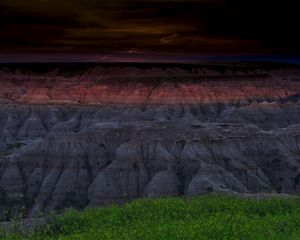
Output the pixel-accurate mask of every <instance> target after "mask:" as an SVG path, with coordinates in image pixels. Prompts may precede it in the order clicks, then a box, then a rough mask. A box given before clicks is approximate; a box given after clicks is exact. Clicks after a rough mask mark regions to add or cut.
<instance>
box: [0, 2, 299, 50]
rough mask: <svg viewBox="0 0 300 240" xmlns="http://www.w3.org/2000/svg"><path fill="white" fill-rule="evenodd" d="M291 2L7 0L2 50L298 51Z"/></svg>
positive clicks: (0, 21) (1, 8) (0, 9)
mask: <svg viewBox="0 0 300 240" xmlns="http://www.w3.org/2000/svg"><path fill="white" fill-rule="evenodd" d="M298 22H299V14H298V13H297V7H296V3H293V2H292V1H289V0H287V1H285V2H275V1H267V0H266V1H262V0H261V1H258V0H252V1H251V0H244V1H240V0H211V1H209V0H148V1H142V0H139V1H137V0H136V1H129V0H115V1H113V0H110V1H108V0H102V1H99V0H60V1H58V0H27V1H19V0H1V2H0V29H1V31H0V52H33V53H34V52H51V53H54V52H87V53H88V52H92V53H95V52H99V53H103V52H118V51H126V50H129V49H139V51H154V52H185V53H188V52H192V53H197V52H198V53H213V52H221V53H222V52H227V53H237V52H239V53H240V52H241V53H245V52H255V53H260V52H286V53H288V52H293V53H295V52H300V46H299V44H298V43H299V40H300V38H299V37H298V34H297V24H298Z"/></svg>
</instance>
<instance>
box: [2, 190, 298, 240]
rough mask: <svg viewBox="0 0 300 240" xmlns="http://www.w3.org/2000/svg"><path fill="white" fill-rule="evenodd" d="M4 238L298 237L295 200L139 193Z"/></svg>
mask: <svg viewBox="0 0 300 240" xmlns="http://www.w3.org/2000/svg"><path fill="white" fill-rule="evenodd" d="M6 239H14V240H17V239H41V240H42V239H43V240H44V239H61V240H62V239H64V240H67V239H82V240H83V239H84V240H87V239H90V240H96V239H101V240H102V239H103V240H105V239H118V240H119V239H122V240H124V239H128V240H129V239H130V240H134V239H145V240H146V239H153V240H154V239H155V240H157V239H170V240H176V239H197V240H198V239H200V240H201V239H209V240H218V239H230V240H232V239H241V240H247V239H253V240H254V239H255V240H260V239H272V240H276V239H278V240H285V239H289V240H291V239H300V200H299V199H298V198H282V197H280V198H279V197H277V198H271V199H263V200H253V199H252V200H251V199H241V198H238V197H230V196H216V195H210V196H202V197H198V198H194V199H190V200H187V199H182V198H169V199H158V200H146V199H142V200H136V201H134V202H132V203H129V204H126V205H124V206H111V207H108V208H89V209H86V210H84V211H82V212H78V211H76V210H73V209H69V210H67V211H66V212H65V213H64V214H63V215H61V216H56V217H54V218H53V220H52V221H51V223H50V224H49V225H48V226H46V227H45V228H43V229H40V230H38V231H35V232H32V233H30V234H29V235H26V236H24V235H23V236H22V235H18V234H11V235H9V236H6Z"/></svg>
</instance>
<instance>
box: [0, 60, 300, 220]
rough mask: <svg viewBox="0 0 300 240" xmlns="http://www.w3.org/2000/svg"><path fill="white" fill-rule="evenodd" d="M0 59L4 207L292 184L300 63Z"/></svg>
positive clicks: (0, 195)
mask: <svg viewBox="0 0 300 240" xmlns="http://www.w3.org/2000/svg"><path fill="white" fill-rule="evenodd" d="M33 69H34V67H31V68H30V67H28V66H26V67H24V66H15V65H13V66H3V67H2V68H1V70H0V72H1V73H0V84H1V88H0V99H1V100H0V102H1V104H0V215H1V217H2V219H9V218H10V217H11V216H13V215H15V214H17V213H18V212H20V211H21V209H24V215H26V216H29V217H34V216H38V215H39V214H40V213H44V212H50V211H53V210H60V209H63V208H66V207H77V208H83V207H86V206H89V205H104V204H108V203H112V202H124V201H129V200H132V199H135V198H138V197H162V196H178V195H180V196H182V195H184V196H195V195H198V194H203V193H207V192H212V191H215V192H238V193H261V192H279V193H288V194H298V193H299V191H300V186H299V184H300V162H299V160H300V155H299V154H300V105H299V104H300V102H299V99H300V98H299V96H300V95H299V89H300V68H299V67H297V66H293V65H277V64H275V65H272V64H269V65H268V64H253V63H252V64H249V63H248V64H246V63H244V64H233V65H228V64H225V65H176V64H175V65H170V64H168V65H165V64H162V65H155V66H153V65H150V64H146V65H136V64H133V65H130V64H129V65H128V64H127V65H126V64H125V65H122V64H119V65H114V64H111V65H105V64H104V65H103V64H102V65H93V66H88V67H82V68H81V70H80V69H79V70H80V71H78V69H77V70H76V71H71V72H70V71H66V70H62V69H61V66H60V65H59V66H51V67H47V71H43V72H40V71H35V70H33Z"/></svg>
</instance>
